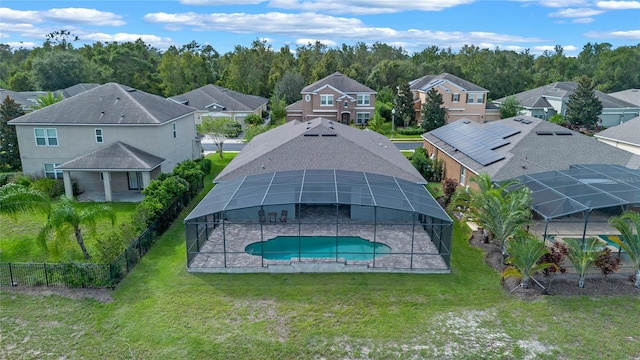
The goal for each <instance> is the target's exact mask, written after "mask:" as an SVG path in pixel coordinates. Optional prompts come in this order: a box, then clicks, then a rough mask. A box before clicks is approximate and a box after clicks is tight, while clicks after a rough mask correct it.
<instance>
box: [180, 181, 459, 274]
mask: <svg viewBox="0 0 640 360" xmlns="http://www.w3.org/2000/svg"><path fill="white" fill-rule="evenodd" d="M283 210H284V213H285V216H284V217H283ZM184 222H185V236H186V249H187V267H188V270H189V271H191V272H237V273H250V272H368V271H380V272H418V273H448V272H450V261H451V239H452V235H453V234H452V233H453V221H452V220H451V218H450V217H449V216H448V215H447V213H446V212H445V211H444V210H443V209H442V207H440V205H439V204H438V202H437V201H436V200H435V199H434V198H433V197H432V196H431V194H429V192H428V191H427V190H426V188H425V186H424V184H416V183H413V182H410V181H406V180H403V179H399V178H396V177H390V176H383V175H378V174H371V173H365V172H357V171H342V170H298V171H280V172H272V173H265V174H259V175H252V176H245V177H240V178H236V179H234V180H231V181H225V182H220V183H218V184H216V186H215V187H214V188H213V189H212V190H211V191H210V192H209V193H208V194H207V195H206V196H205V198H204V199H203V200H202V201H201V202H200V203H199V204H198V205H197V206H196V208H194V209H193V211H192V212H191V213H190V214H189V215H188V216H187V217H186V218H185V221H184ZM277 236H293V237H297V238H298V241H299V242H303V241H313V238H312V237H318V236H322V237H326V236H331V237H335V238H336V244H338V243H339V242H340V238H341V237H361V238H363V239H365V240H369V241H371V242H372V243H373V245H374V246H373V247H374V248H375V244H376V243H383V244H385V245H387V246H389V247H390V248H391V250H390V252H389V253H386V254H376V253H375V250H373V251H374V252H373V256H372V258H371V259H370V260H348V258H349V256H346V255H348V254H346V253H344V252H340V251H336V253H335V257H330V258H329V257H323V258H312V257H304V256H295V255H294V256H292V258H291V259H290V260H268V259H265V258H264V257H262V256H259V255H258V256H256V255H250V254H247V253H246V252H245V247H246V246H247V245H249V244H252V243H256V242H262V243H264V242H265V241H268V240H270V239H273V238H275V237H277ZM336 248H338V246H337V245H336ZM340 254H342V256H341V255H340ZM351 254H355V253H351ZM358 254H364V253H358Z"/></svg>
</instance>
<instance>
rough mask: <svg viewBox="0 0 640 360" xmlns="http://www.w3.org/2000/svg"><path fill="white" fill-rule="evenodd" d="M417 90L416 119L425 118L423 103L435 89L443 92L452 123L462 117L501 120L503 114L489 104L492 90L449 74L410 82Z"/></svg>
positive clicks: (479, 119) (413, 88)
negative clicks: (488, 100) (422, 112)
mask: <svg viewBox="0 0 640 360" xmlns="http://www.w3.org/2000/svg"><path fill="white" fill-rule="evenodd" d="M409 89H411V92H412V93H413V98H414V107H415V110H416V122H417V123H420V121H421V111H422V104H424V103H425V102H426V101H427V99H428V96H427V94H428V92H429V91H431V90H432V89H435V90H436V91H438V92H439V93H440V95H442V102H443V105H442V106H443V107H444V108H445V109H447V115H446V121H447V122H448V123H450V122H454V121H456V120H460V119H462V118H465V119H469V120H473V121H476V122H485V121H489V120H498V119H499V118H500V113H499V111H498V110H497V109H494V107H493V106H492V105H491V104H487V98H488V95H489V91H488V90H487V89H484V88H481V87H480V86H478V85H475V84H473V83H471V82H469V81H466V80H463V79H461V78H459V77H457V76H455V75H451V74H449V73H442V74H440V75H425V76H423V77H421V78H418V79H415V80H413V81H410V82H409Z"/></svg>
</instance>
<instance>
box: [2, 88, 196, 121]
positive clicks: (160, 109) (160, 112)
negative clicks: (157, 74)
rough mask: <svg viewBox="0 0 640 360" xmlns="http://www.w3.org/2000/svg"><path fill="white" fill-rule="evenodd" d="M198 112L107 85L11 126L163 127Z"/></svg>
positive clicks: (36, 113) (62, 102)
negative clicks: (160, 125) (98, 125)
mask: <svg viewBox="0 0 640 360" xmlns="http://www.w3.org/2000/svg"><path fill="white" fill-rule="evenodd" d="M194 111H195V109H194V108H192V107H189V106H186V105H181V104H177V103H175V102H173V101H169V100H167V99H165V98H163V97H161V96H158V95H153V94H149V93H146V92H144V91H140V90H136V89H133V88H130V87H127V86H124V85H120V84H116V83H107V84H104V85H100V86H98V87H95V88H93V89H91V90H87V91H85V92H83V93H80V94H78V95H76V96H73V97H70V98H67V99H64V100H62V101H60V102H58V103H55V104H53V105H49V106H47V107H45V108H43V109H40V110H37V111H34V112H32V113H30V114H27V115H24V116H21V117H19V118H17V119H14V120H11V124H14V125H20V124H68V125H84V124H90V125H94V124H96V125H97V124H100V125H144V124H150V125H155V124H163V123H166V122H169V121H172V120H175V119H177V118H179V117H182V116H184V115H187V114H189V113H193V112H194Z"/></svg>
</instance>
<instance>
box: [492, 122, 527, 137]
mask: <svg viewBox="0 0 640 360" xmlns="http://www.w3.org/2000/svg"><path fill="white" fill-rule="evenodd" d="M485 130H486V131H488V132H490V133H492V134H493V135H496V136H499V137H501V138H503V139H506V138H508V137H509V136H513V135H515V134H519V133H520V130H517V129H514V128H512V127H510V126H506V125H502V124H491V125H489V126H488V127H487V128H486V129H485Z"/></svg>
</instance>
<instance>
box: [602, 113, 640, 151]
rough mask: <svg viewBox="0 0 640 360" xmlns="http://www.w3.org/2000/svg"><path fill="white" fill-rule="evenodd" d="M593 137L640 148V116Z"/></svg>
mask: <svg viewBox="0 0 640 360" xmlns="http://www.w3.org/2000/svg"><path fill="white" fill-rule="evenodd" d="M594 136H595V137H596V138H602V139H609V140H613V141H620V142H624V143H627V144H631V145H635V146H640V116H637V117H634V118H633V119H631V120H627V121H626V122H624V123H622V124H620V125H616V126H612V127H610V128H608V129H606V130H603V131H601V132H599V133H597V134H595V135H594Z"/></svg>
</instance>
